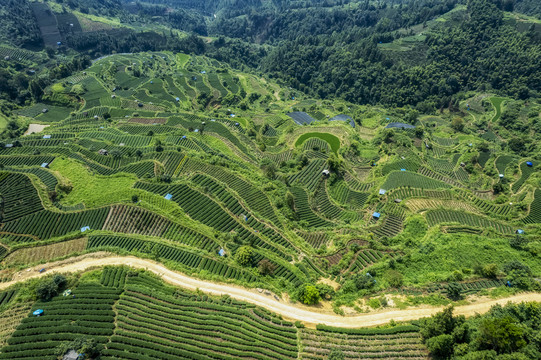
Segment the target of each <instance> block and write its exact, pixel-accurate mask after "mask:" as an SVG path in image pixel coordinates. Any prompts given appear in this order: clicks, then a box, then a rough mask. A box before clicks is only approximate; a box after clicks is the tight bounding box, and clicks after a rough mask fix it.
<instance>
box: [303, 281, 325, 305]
mask: <svg viewBox="0 0 541 360" xmlns="http://www.w3.org/2000/svg"><path fill="white" fill-rule="evenodd" d="M320 298H321V297H320V295H319V291H318V290H317V288H316V287H315V286H314V285H312V284H304V285H303V286H302V287H301V288H300V290H299V300H301V301H302V302H303V303H305V304H306V305H313V304H317V302H318V301H319V299H320Z"/></svg>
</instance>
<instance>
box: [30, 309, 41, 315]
mask: <svg viewBox="0 0 541 360" xmlns="http://www.w3.org/2000/svg"><path fill="white" fill-rule="evenodd" d="M32 315H34V316H41V315H43V309H37V310H36V311H34V312H33V313H32Z"/></svg>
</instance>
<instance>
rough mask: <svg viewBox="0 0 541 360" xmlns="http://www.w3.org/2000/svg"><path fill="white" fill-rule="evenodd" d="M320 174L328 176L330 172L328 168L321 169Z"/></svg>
mask: <svg viewBox="0 0 541 360" xmlns="http://www.w3.org/2000/svg"><path fill="white" fill-rule="evenodd" d="M321 174H323V176H329V175H330V174H331V172H330V171H329V170H327V169H325V170H323V171H322V172H321Z"/></svg>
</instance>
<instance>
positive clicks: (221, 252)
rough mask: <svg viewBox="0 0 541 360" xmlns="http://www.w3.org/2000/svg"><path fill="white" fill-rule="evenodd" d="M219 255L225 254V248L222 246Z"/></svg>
mask: <svg viewBox="0 0 541 360" xmlns="http://www.w3.org/2000/svg"><path fill="white" fill-rule="evenodd" d="M218 255H220V256H225V250H224V249H223V248H222V249H220V251H218Z"/></svg>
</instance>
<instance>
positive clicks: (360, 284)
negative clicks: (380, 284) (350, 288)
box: [353, 274, 374, 290]
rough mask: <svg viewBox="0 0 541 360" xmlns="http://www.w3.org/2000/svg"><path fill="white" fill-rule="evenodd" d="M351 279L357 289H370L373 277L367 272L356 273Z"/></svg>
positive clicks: (372, 284)
mask: <svg viewBox="0 0 541 360" xmlns="http://www.w3.org/2000/svg"><path fill="white" fill-rule="evenodd" d="M353 281H354V282H355V287H356V288H357V289H358V290H363V289H370V288H371V287H372V286H374V278H373V277H372V276H370V275H368V274H357V276H355V278H354V279H353Z"/></svg>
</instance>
